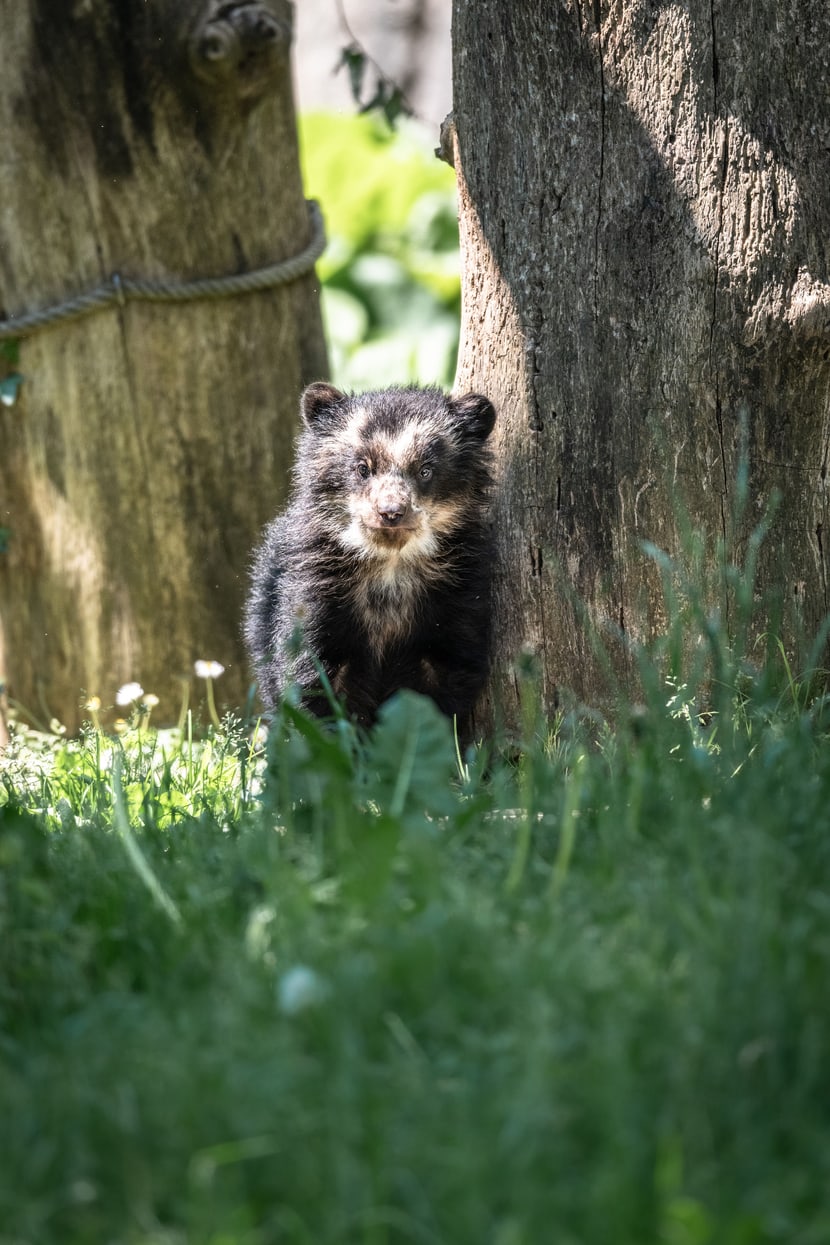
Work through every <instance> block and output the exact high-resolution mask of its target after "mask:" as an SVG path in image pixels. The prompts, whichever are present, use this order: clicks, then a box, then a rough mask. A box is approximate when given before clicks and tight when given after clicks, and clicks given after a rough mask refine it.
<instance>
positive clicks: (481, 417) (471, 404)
mask: <svg viewBox="0 0 830 1245" xmlns="http://www.w3.org/2000/svg"><path fill="white" fill-rule="evenodd" d="M450 405H451V406H452V409H453V411H454V412H455V415H456V417H457V418H458V419H459V422H460V424H461V426H462V427H463V428H464V430H465V432H467V433H469V435H470V436H472V437H476V438H477V439H478V440H479V441H486V440H487V438H488V437H489V435H490V433H491V432H492V431H493V425H494V424H495V422H496V408H495V407H494V406H493V403H492V402H491V401H490V399H489V398H484V397H482V395H481V394H480V393H467V394H465V395H464V397H463V398H452V399H451V401H450Z"/></svg>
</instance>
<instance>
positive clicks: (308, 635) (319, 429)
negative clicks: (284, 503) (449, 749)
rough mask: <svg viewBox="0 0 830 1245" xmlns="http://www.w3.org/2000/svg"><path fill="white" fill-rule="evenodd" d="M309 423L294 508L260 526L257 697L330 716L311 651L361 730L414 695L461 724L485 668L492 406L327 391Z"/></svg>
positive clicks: (306, 416) (248, 627)
mask: <svg viewBox="0 0 830 1245" xmlns="http://www.w3.org/2000/svg"><path fill="white" fill-rule="evenodd" d="M302 416H303V430H302V433H301V435H300V438H299V443H298V447H297V461H296V466H295V469H294V487H293V491H292V494H291V498H290V501H289V504H288V508H287V509H286V510H285V511H284V513H283V514H281V515H280V516H279V517H278V518H276V519H275V520H274V521H273V522H272V523H271V524H270V525H269V526H268V527H267V528H266V530H265V538H264V541H263V543H262V545H261V547H260V548H259V550H258V551H257V553H256V556H255V561H254V567H253V575H252V586H251V593H250V597H249V600H248V604H247V610H246V618H245V637H246V640H247V643H248V648H249V650H250V653H251V657H252V659H253V662H254V665H255V668H256V671H257V674H258V677H259V688H260V693H261V695H262V698H263V700H264V701H265V702H266V704H269V705H273V704H274V703H276V701H277V700H278V699H279V698H280V697H281V696H282V695H283V694H284V693H285V691H286V690H287V688H288V687H290V686H291V685H292V684H294V685H297V686H298V687H299V689H300V694H301V698H302V702H303V703H304V704H305V705H306V707H308V708H309V709H311V710H312V711H313V712H315V713H319V714H326V713H329V712H330V711H331V710H330V705H329V702H328V700H327V698H326V697H325V695H324V694H323V693H322V691H321V687H320V677H319V674H318V672H317V669H316V668H315V664H314V660H313V658H312V654H314V655H315V656H316V658H317V659H318V661H319V662H320V664H321V666H322V668H323V670H324V671H325V673H326V674H327V676H328V678H329V680H330V683H331V686H332V688H333V689H334V692H335V693H336V694H337V695H338V696H340V697H342V698H343V700H344V701H345V705H346V708H347V710H348V712H349V713H350V714H352V715H353V716H354V717H355V718H356V719H357V720H358V721H360V722H362V723H364V724H366V723H370V722H371V721H372V720H373V718H374V716H375V713H376V711H377V709H378V707H379V705H381V704H382V702H383V701H384V700H386V699H387V697H389V696H391V695H392V693H393V692H395V691H398V690H399V689H401V688H411V689H413V690H414V691H416V692H421V693H423V694H425V695H427V696H430V697H431V698H432V699H433V700H434V701H435V703H436V704H437V705H438V707H439V708H440V709H441V710H442V711H443V712H444V713H446V714H448V715H452V714H457V715H458V717H459V719H460V721H461V724H462V729H463V728H464V724H465V720H466V719H467V718H468V717H469V714H470V712H471V710H472V708H473V706H474V704H475V702H476V699H477V697H478V695H479V693H480V691H481V690H482V687H483V686H484V683H485V680H486V678H487V673H488V668H489V656H490V569H491V564H492V556H493V555H492V539H491V535H490V528H489V523H488V516H487V507H488V499H489V493H490V489H491V484H492V479H491V470H490V468H491V464H490V452H489V449H488V447H487V438H488V437H489V435H490V433H491V431H492V429H493V424H494V422H495V417H496V416H495V411H494V409H493V407H492V405H491V403H490V402H489V401H488V400H487V399H486V398H483V397H480V396H478V395H477V394H469V395H467V396H466V397H463V398H448V397H447V396H446V395H445V394H443V393H442V392H441V391H440V390H438V389H418V388H400V389H388V390H383V391H380V392H376V393H364V394H357V395H353V396H347V395H345V394H342V393H340V392H339V391H338V390H337V389H334V388H333V387H332V386H331V385H327V384H323V383H322V382H321V383H318V384H314V385H311V386H309V388H308V389H306V391H305V393H304V394H303V398H302ZM298 634H301V642H300V645H299V650H298V647H297V636H298Z"/></svg>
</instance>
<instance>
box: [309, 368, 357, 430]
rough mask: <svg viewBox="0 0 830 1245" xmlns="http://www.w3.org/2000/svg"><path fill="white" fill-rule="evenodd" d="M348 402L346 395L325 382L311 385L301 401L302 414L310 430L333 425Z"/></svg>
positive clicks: (320, 381) (319, 381)
mask: <svg viewBox="0 0 830 1245" xmlns="http://www.w3.org/2000/svg"><path fill="white" fill-rule="evenodd" d="M345 401H346V395H345V394H343V393H341V392H340V390H339V389H335V387H334V385H327V384H326V382H325V381H324V380H316V381H315V382H314V384H313V385H309V386H308V388H307V389H306V390H305V392H304V393H303V396H302V398H301V399H300V413H301V414H302V417H303V421H304V423H305V425H306V427H308V428H314V427H315V426H319V425H321V424H322V425H323V426H325V425H326V424H328V423H331V421H332V419H334V418H336V416H337V414H338V412H339V411H340V409H341V408H342V406H343V404H344V402H345Z"/></svg>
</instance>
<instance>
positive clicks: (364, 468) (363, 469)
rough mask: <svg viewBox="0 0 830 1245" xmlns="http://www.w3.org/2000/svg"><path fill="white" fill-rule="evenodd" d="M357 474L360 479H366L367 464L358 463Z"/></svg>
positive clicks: (367, 476) (367, 477)
mask: <svg viewBox="0 0 830 1245" xmlns="http://www.w3.org/2000/svg"><path fill="white" fill-rule="evenodd" d="M357 474H358V475H359V476H360V478H361V480H368V479H369V464H368V463H358V464H357Z"/></svg>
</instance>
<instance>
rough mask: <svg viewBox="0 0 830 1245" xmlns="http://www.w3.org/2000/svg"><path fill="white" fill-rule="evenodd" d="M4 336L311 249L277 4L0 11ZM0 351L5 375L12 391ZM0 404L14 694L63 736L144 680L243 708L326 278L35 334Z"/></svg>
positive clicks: (2, 630)
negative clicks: (247, 622) (88, 710)
mask: <svg viewBox="0 0 830 1245" xmlns="http://www.w3.org/2000/svg"><path fill="white" fill-rule="evenodd" d="M0 20H1V21H2V29H3V35H4V70H3V74H2V75H0V124H2V131H3V142H2V144H0V187H2V211H1V212H0V317H2V318H4V319H6V320H7V321H9V320H10V321H11V323H12V325H13V323H14V320H15V319H19V318H20V317H22V316H24V315H25V314H26V313H28V312H31V311H32V310H36V309H41V308H49V307H52V306H55V305H57V304H61V303H62V302H64V301H65V300H67V299H71V298H72V297H74V296H75V295H77V294H79V293H82V292H83V291H85V290H88V289H90V288H93V287H97V286H100V285H101V284H102V283H105V282H108V281H111V279H112V278H113V276H114V275H115V274H117V276H118V277H119V278H121V280H122V282H126V281H128V280H130V279H132V280H134V281H138V280H143V281H150V282H155V283H164V284H170V283H173V284H176V283H181V282H187V281H190V280H194V279H196V278H212V277H223V276H227V275H233V274H245V273H250V272H252V271H253V270H258V269H260V268H263V267H265V266H267V265H272V264H274V263H276V262H278V261H280V260H284V259H287V258H289V257H291V256H294V255H296V254H298V253H299V252H302V251H303V249H304V248H306V246H307V244H308V242H309V232H310V226H309V217H308V213H307V210H306V206H305V203H304V200H303V195H302V188H301V183H300V174H299V164H298V156H297V147H296V139H295V130H294V115H293V104H292V97H291V80H290V70H289V56H288V51H289V43H290V33H291V6H290V5H289V4H288V3H287V0H238V2H237V3H235V4H233V5H228V4H223V3H221V2H220V0H149V2H148V3H145V2H138V0H130V2H127V3H122V2H120V0H74V3H73V2H70V0H28V2H26V0H22V2H21V0H0ZM2 367H3V362H2V356H0V377H2V374H3V372H2ZM12 369H17V370H19V372H20V374H22V376H23V381H22V384H21V386H20V389H19V393H18V397H17V401H16V402H15V403H14V405H11V406H0V438H1V441H0V444H2V453H1V454H0V527H2V528H5V529H6V532H5V551H4V552H2V553H0V679H2V675H3V674H4V673H5V674H6V675H7V677H8V681H9V686H10V692H11V695H12V697H13V698H15V699H16V700H18V701H20V702H22V703H23V704H24V706H25V707H26V708H27V709H29V710H30V711H31V712H32V713H33V714H35V715H37V716H38V717H40V718H45V719H47V720H48V718H50V717H52V716H55V717H57V718H59V719H60V720H62V721H63V722H64V723H65V724H66V725H67V726H68V727H69V728H75V727H77V725H78V723H79V720H80V719H81V718H82V717H83V716H84V715H83V712H82V710H81V709H80V705H81V702H82V699H83V698H84V697H91V696H93V695H98V696H100V697H101V698H102V699H103V700H104V702H105V703H110V704H111V703H112V699H113V695H114V692H115V690H116V689H117V688H118V686H119V685H121V684H123V683H125V682H127V681H132V680H138V681H140V682H141V683H142V685H143V687H144V689H145V690H146V691H149V692H153V693H155V694H156V695H158V696H159V697H160V698H161V705H160V706H159V709H158V710H157V711H156V713H157V715H159V716H160V717H161V718H162V719H165V718H166V719H168V720H169V719H170V718H173V719H175V716H176V714H177V707H178V704H179V703H180V698H181V685H180V683H179V682H178V680H179V677H180V676H184V677H187V676H189V675H190V674H192V671H193V662H194V659H197V658H206V659H209V660H218V661H221V662H222V663H223V664H224V665H225V667H226V674H225V675H224V677H223V678H222V680H221V682H220V683H219V684H218V686H217V696H218V698H219V699H220V701H221V702H223V703H224V704H226V705H232V706H239V705H241V704H242V703H243V701H244V698H245V694H246V690H247V686H248V683H249V680H250V672H249V670H248V669H247V666H246V662H245V657H244V652H243V649H242V644H241V637H240V615H241V606H242V601H243V596H244V592H245V587H246V579H247V567H248V560H249V555H250V550H251V548H252V546H253V545H254V543H255V542H256V540H257V539H258V536H259V532H260V528H261V527H262V525H263V524H264V523H265V521H266V520H267V519H268V518H269V517H270V516H271V515H272V514H273V512H274V511H275V509H276V508H277V507H278V505H279V504H280V502H281V500H282V498H283V496H284V493H285V487H286V482H287V467H288V465H289V463H290V458H291V445H292V439H293V434H294V429H295V412H296V409H297V405H298V403H297V399H298V395H299V392H300V390H301V388H302V386H303V385H304V384H305V383H306V382H307V381H309V380H311V379H313V378H315V377H319V376H321V375H324V374H325V369H326V359H325V348H324V344H323V339H322V330H321V324H320V318H319V311H318V305H317V288H316V285H315V282H314V277H313V273H309V274H308V275H306V276H303V277H301V278H300V279H297V280H295V281H293V282H291V283H289V284H285V285H281V286H280V287H279V288H271V289H266V290H263V291H262V292H257V293H243V294H234V295H231V296H228V297H221V298H217V299H212V300H210V301H207V300H204V299H187V300H186V301H182V302H176V303H155V302H151V303H148V302H138V301H131V300H129V299H128V300H126V301H123V302H122V303H121V304H118V303H116V304H115V305H112V306H108V307H106V308H104V309H103V310H100V311H98V312H96V313H95V314H93V315H89V316H87V317H85V318H82V319H75V320H72V321H68V322H67V321H56V322H53V323H50V324H48V325H47V326H46V327H41V328H39V329H37V330H35V331H32V332H31V333H28V332H27V333H26V334H25V335H23V337H22V340H21V342H20V351H19V362H17V363H14V362H13V361H9V359H8V358H7V361H6V363H5V370H6V371H7V372H8V371H10V370H12Z"/></svg>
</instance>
